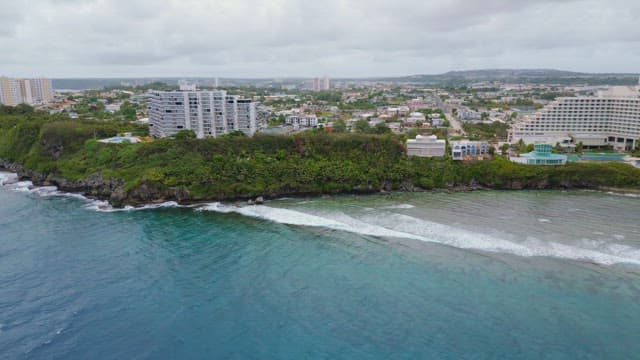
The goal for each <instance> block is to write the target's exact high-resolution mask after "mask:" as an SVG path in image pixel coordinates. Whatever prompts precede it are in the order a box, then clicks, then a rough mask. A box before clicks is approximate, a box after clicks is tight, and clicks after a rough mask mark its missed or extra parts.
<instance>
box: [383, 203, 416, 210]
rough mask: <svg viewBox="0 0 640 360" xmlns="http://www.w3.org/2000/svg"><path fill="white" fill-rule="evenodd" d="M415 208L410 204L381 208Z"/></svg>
mask: <svg viewBox="0 0 640 360" xmlns="http://www.w3.org/2000/svg"><path fill="white" fill-rule="evenodd" d="M414 207H415V206H413V205H411V204H400V205H389V206H384V207H382V208H383V209H413V208H414Z"/></svg>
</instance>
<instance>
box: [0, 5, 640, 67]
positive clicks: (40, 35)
mask: <svg viewBox="0 0 640 360" xmlns="http://www.w3.org/2000/svg"><path fill="white" fill-rule="evenodd" d="M16 3H17V4H16ZM24 3H27V2H15V1H10V0H0V8H2V11H0V49H3V50H4V51H3V52H2V53H3V55H2V57H1V58H0V71H2V72H3V73H5V74H7V75H15V76H27V75H46V76H51V77H62V76H192V75H200V76H233V77H272V76H278V77H280V76H311V75H315V74H319V73H320V74H324V73H327V74H330V75H332V76H335V77H339V76H378V75H403V74H415V73H438V72H444V71H448V70H453V69H467V68H496V67H509V68H522V67H536V68H538V67H539V68H561V69H567V70H578V71H594V72H637V71H638V70H639V69H638V68H637V64H640V54H639V53H638V48H639V46H638V45H640V44H639V42H640V27H639V26H638V24H637V19H638V18H640V3H638V2H637V1H634V0H609V1H607V2H603V1H598V0H540V1H525V0H484V1H476V0H449V1H447V0H441V1H433V0H432V1H425V0H394V1H388V0H366V1H365V0H351V1H346V0H325V1H306V0H270V1H257V0H208V1H203V0H169V1H162V2H161V1H157V0H154V1H151V0H93V1H80V0H33V1H29V2H28V5H26V4H24Z"/></svg>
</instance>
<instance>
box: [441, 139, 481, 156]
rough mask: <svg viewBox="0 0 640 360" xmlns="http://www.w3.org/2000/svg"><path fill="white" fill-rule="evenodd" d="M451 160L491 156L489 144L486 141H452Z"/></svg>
mask: <svg viewBox="0 0 640 360" xmlns="http://www.w3.org/2000/svg"><path fill="white" fill-rule="evenodd" d="M450 145H451V158H452V159H453V160H465V159H468V158H470V157H478V156H484V155H488V154H489V143H488V142H486V141H469V140H461V141H452V142H451V143H450Z"/></svg>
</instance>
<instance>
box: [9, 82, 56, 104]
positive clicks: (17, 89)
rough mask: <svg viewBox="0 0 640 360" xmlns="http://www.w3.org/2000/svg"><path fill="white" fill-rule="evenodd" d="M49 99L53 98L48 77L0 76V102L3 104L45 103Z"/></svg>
mask: <svg viewBox="0 0 640 360" xmlns="http://www.w3.org/2000/svg"><path fill="white" fill-rule="evenodd" d="M51 100H53V87H52V86H51V80H50V79H45V78H38V79H13V78H8V77H4V76H3V77H0V103H2V104H4V105H9V106H15V105H18V104H22V103H25V104H30V105H33V104H46V103H48V102H50V101H51Z"/></svg>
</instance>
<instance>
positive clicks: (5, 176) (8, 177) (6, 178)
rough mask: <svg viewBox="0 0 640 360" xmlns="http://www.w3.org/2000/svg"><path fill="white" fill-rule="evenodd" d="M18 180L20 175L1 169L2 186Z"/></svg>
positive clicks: (0, 184) (0, 180) (0, 182)
mask: <svg viewBox="0 0 640 360" xmlns="http://www.w3.org/2000/svg"><path fill="white" fill-rule="evenodd" d="M16 182H18V175H17V174H14V173H10V172H4V171H0V186H5V185H9V184H13V183H16Z"/></svg>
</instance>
